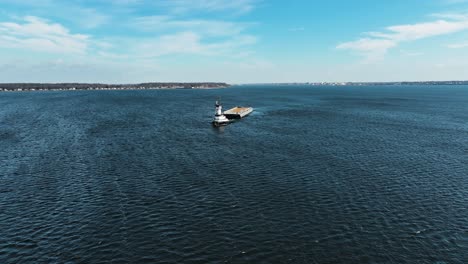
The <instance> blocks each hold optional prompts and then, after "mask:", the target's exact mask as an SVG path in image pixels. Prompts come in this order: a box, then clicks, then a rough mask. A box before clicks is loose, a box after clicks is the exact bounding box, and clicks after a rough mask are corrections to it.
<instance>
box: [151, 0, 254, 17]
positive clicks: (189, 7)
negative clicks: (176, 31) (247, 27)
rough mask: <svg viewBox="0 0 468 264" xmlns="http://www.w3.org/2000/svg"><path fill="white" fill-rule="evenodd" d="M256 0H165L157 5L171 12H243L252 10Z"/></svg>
mask: <svg viewBox="0 0 468 264" xmlns="http://www.w3.org/2000/svg"><path fill="white" fill-rule="evenodd" d="M256 2H257V0H235V1H233V0H165V1H161V2H159V3H158V5H160V6H163V7H166V8H168V9H169V11H170V12H171V13H177V14H180V13H187V12H213V11H217V12H219V11H230V12H234V13H236V14H244V13H248V12H250V11H252V10H253V9H254V7H255V3H256Z"/></svg>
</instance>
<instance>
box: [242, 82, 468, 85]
mask: <svg viewBox="0 0 468 264" xmlns="http://www.w3.org/2000/svg"><path fill="white" fill-rule="evenodd" d="M239 85H286V86H287V85H311V86H385V85H386V86H392V85H394V86H399V85H400V86H402V85H468V81H420V82H292V83H250V84H239Z"/></svg>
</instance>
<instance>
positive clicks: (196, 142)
mask: <svg viewBox="0 0 468 264" xmlns="http://www.w3.org/2000/svg"><path fill="white" fill-rule="evenodd" d="M217 96H221V97H222V98H223V99H224V100H225V102H226V104H227V105H226V106H233V105H235V104H245V105H252V106H254V107H255V108H256V112H254V113H253V114H252V115H251V116H250V117H248V118H247V119H245V120H242V121H240V122H237V123H234V124H232V125H230V126H228V127H225V128H221V129H213V128H212V127H211V126H210V125H209V121H210V119H211V115H212V110H213V109H212V108H213V105H212V104H213V100H214V99H215V98H216V97H217ZM230 104H232V105H230ZM0 105H1V107H0V160H1V167H0V263H108V262H112V263H468V210H467V204H468V177H467V175H468V123H467V122H466V120H467V119H466V117H467V116H468V88H467V87H462V86H460V87H453V86H452V87H436V88H434V87H414V86H412V87H359V88H351V87H342V88H333V87H316V88H310V87H237V88H233V89H225V90H207V91H202V90H193V91H192V90H176V91H174V90H167V91H115V92H113V91H93V92H69V93H59V92H47V93H3V94H1V96H0Z"/></svg>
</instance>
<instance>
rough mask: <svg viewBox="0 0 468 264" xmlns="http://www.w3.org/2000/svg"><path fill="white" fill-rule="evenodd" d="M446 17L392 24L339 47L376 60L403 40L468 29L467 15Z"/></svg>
mask: <svg viewBox="0 0 468 264" xmlns="http://www.w3.org/2000/svg"><path fill="white" fill-rule="evenodd" d="M439 16H440V15H439ZM444 17H445V18H447V19H446V20H443V19H440V20H437V21H432V22H425V23H417V24H408V25H396V26H390V27H387V28H386V32H367V33H365V34H367V35H368V36H369V37H367V38H361V39H359V40H356V41H350V42H345V43H341V44H339V45H338V46H337V48H338V49H343V50H351V51H356V52H358V53H360V54H361V55H363V56H364V57H365V58H366V61H376V60H380V59H383V57H384V56H385V54H386V53H387V52H388V50H389V49H391V48H394V47H396V46H398V45H399V44H400V43H402V42H409V41H415V40H420V39H425V38H429V37H435V36H441V35H447V34H453V33H457V32H461V31H464V30H467V29H468V18H467V17H463V16H458V15H457V16H455V15H449V14H445V15H444Z"/></svg>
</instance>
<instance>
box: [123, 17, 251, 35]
mask: <svg viewBox="0 0 468 264" xmlns="http://www.w3.org/2000/svg"><path fill="white" fill-rule="evenodd" d="M132 24H133V26H134V27H136V28H138V29H140V30H144V31H153V32H154V31H166V30H167V31H173V30H182V31H187V30H189V31H196V32H198V33H200V34H204V35H210V36H226V35H236V34H239V33H241V31H243V30H244V29H245V28H246V27H247V26H249V25H251V23H250V24H248V23H236V22H229V21H222V20H203V19H191V20H177V19H174V18H173V17H170V16H146V17H139V18H136V19H135V20H134V21H133V23H132Z"/></svg>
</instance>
